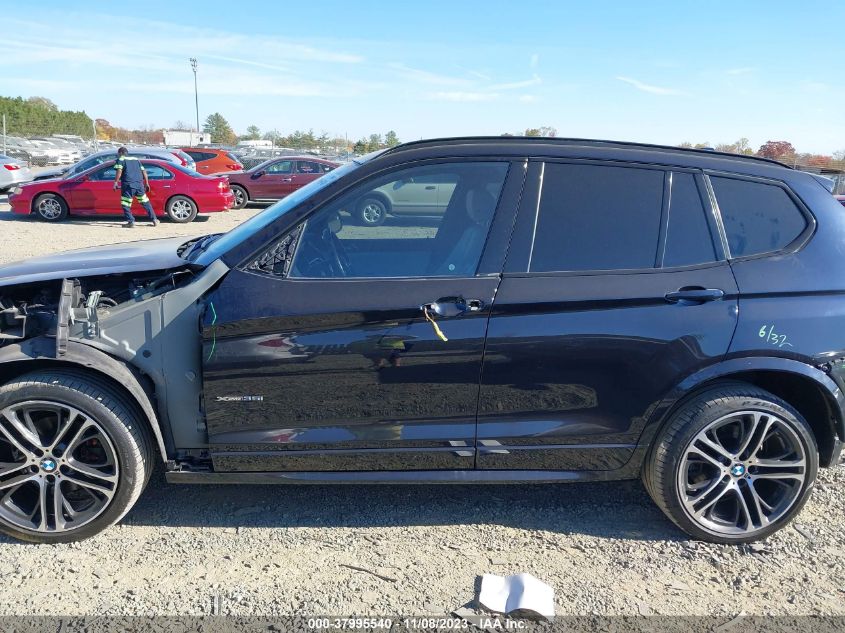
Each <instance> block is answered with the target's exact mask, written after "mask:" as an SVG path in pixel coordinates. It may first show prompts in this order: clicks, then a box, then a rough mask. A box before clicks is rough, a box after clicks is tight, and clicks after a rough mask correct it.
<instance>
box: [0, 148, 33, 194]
mask: <svg viewBox="0 0 845 633" xmlns="http://www.w3.org/2000/svg"><path fill="white" fill-rule="evenodd" d="M32 180H33V175H32V171H30V169H29V167H27V166H26V163H24V162H22V161H20V160H18V159H17V158H11V157H9V156H4V155H3V154H0V193H5V192H6V191H8V190H9V189H11V188H12V187H14V186H15V185H20V184H22V183H25V182H31V181H32Z"/></svg>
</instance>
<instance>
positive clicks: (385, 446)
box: [0, 138, 845, 483]
mask: <svg viewBox="0 0 845 633" xmlns="http://www.w3.org/2000/svg"><path fill="white" fill-rule="evenodd" d="M467 161H472V162H473V163H484V162H503V163H507V164H508V172H507V179H506V180H505V182H504V185H503V188H502V193H501V195H500V197H499V198H498V201H497V203H496V206H495V216H494V218H493V220H492V224H491V225H490V228H489V232H488V233H487V240H486V247H485V248H484V251H483V255H481V256H480V258H479V260H478V266H477V269H476V272H475V274H474V275H472V274H471V275H464V276H460V275H454V276H449V275H445V276H440V275H420V276H415V277H389V276H388V277H384V278H379V277H373V276H369V277H366V278H357V277H355V278H352V277H350V278H331V276H330V275H327V276H326V278H317V277H315V278H293V277H292V276H290V275H289V274H288V273H287V272H285V271H286V270H287V268H285V267H281V268H279V270H278V271H277V270H275V269H274V270H271V271H270V272H268V271H267V270H264V271H262V270H258V268H257V267H256V263H257V262H259V261H266V259H267V256H268V253H272V252H273V248H274V247H275V246H276V245H278V244H280V241H281V240H283V239H286V238H287V237H291V239H292V240H293V241H292V242H291V249H292V252H294V251H295V248H296V246H297V242H296V240H297V239H298V237H297V236H298V233H297V231H299V230H300V229H301V227H302V226H303V222H304V221H305V226H306V227H307V221H308V219H309V218H313V217H315V216H316V214H318V213H320V212H321V211H322V210H324V209H327V208H329V205H331V204H333V203H334V202H335V201H337V200H341V199H342V198H343V196H345V195H347V193H348V192H350V191H354V190H356V188H357V187H361V186H364V185H366V183H368V182H369V181H370V179H373V181H375V180H378V179H383V178H385V177H389V176H390V174H392V173H393V172H395V171H398V170H403V169H407V168H415V167H420V168H424V167H429V166H432V165H445V164H450V163H462V162H467ZM573 166H574V167H573ZM584 167H595V168H597V169H619V168H624V169H635V170H638V172H643V173H645V172H648V174H647V177H645V180H648V181H649V182H652V183H657V184H656V185H655V187H656V188H657V192H658V193H657V196H658V198H659V200H661V201H662V202H659V203H658V207H659V210H660V213H659V214H658V215H659V216H660V220H659V222H660V228H659V233H657V232H656V233H655V235H654V243H655V246H656V248H655V249H654V261H653V262H649V264H648V266H645V267H639V268H634V269H603V270H589V269H585V270H561V271H557V270H553V269H549V270H538V269H532V262H534V261H535V260H536V259H537V258H538V257H539V255H538V251H537V248H538V245H540V244H542V243H543V240H547V239H548V234H546V235H544V234H543V231H542V228H541V230H539V231H538V226H540V225H539V223H540V221H541V220H542V218H543V217H545V216H544V211H543V208H544V205H548V204H551V203H553V202H554V199H555V198H554V196H552V195H551V194H550V193H548V191H552V189H551V183H552V178H551V177H550V176H549V174H550V173H552V172H555V170H564V171H565V170H567V169H571V168H578V169H581V168H584ZM544 174H545V176H544ZM719 177H728V178H730V179H735V180H743V181H752V182H758V183H762V184H766V185H770V186H773V187H776V188H777V189H778V190H782V191H783V192H784V195H787V196H788V198H789V200H791V201H792V203H794V205H795V207H796V208H797V209H800V212H801V213H802V214H804V217H805V222H806V224H805V226H804V228H803V230H802V231H800V232H799V233H796V234H795V235H794V236H791V235H790V236H789V237H790V238H792V237H794V239H791V241H789V243H788V244H779V245H778V246H777V248H776V249H775V250H773V251H772V252H766V253H756V254H753V255H750V256H736V255H735V254H732V250H731V249H732V248H735V247H736V245H735V244H731V243H730V241H729V240H728V238H727V237H726V228H725V220H726V216H727V214H726V212H725V210H724V209H720V206H719V200H718V196H717V195H716V194H714V190H713V186H712V181H713V179H715V178H719ZM682 181H683V182H684V183H685V185H684V186H686V187H687V194H688V196H687V197H688V202H689V200H692V201H693V203H694V205H695V208H696V209H700V214H701V217H699V218H698V221H699V224H698V225H697V227H698V228H697V230H698V231H699V232H700V239H699V240H698V241H697V242H696V243H697V244H698V245H701V244H706V250H707V251H708V252H709V253H711V255H709V256H708V257H707V258H705V259H706V261H694V262H691V263H684V264H682V265H673V263H672V262H671V261H670V258H669V255H668V253H669V250H670V245H671V242H672V240H673V239H676V238H674V237H673V236H674V235H675V234H674V233H673V231H674V229H673V228H672V224H671V223H672V222H673V221H674V220H673V218H674V217H676V216H675V215H673V214H674V213H676V211H675V209H676V206H673V205H674V203H673V202H672V201H673V200H674V199H675V195H676V194H675V189H674V188H675V187H676V186H677V187H679V189H678V191H680V186H681V185H680V183H681V182H682ZM544 192H546V195H545V196H544ZM569 193H572V192H569ZM555 195H557V194H555ZM561 195H562V194H561ZM467 200H469V198H467ZM678 200H680V193H679V194H678ZM466 204H467V205H468V208H469V204H470V203H469V202H467V203H466ZM690 204H692V203H690ZM660 205H662V206H660ZM550 208H551V207H550ZM695 213H699V211H697V210H696V211H695ZM344 220H345V221H346V222H349V220H347V219H346V216H344ZM395 226H401V224H397V225H395ZM552 233H553V232H552ZM633 233H634V231H632V235H633ZM775 233H777V232H775ZM554 235H558V234H557V233H554ZM560 235H561V240H563V238H564V237H566V236H565V235H563V234H560ZM667 235H668V236H669V237H667ZM362 241H363V240H362ZM182 242H183V240H157V241H154V242H145V243H136V244H125V245H118V246H113V247H102V248H100V249H86V250H82V251H74V252H71V253H67V254H63V255H57V256H51V257H47V258H41V259H39V260H32V261H30V262H22V263H17V264H13V265H11V266H8V267H4V268H0V286H3V288H0V308H4V309H6V310H7V311H8V314H9V315H10V322H11V320H14V319H18V320H19V317H20V314H21V310H22V308H21V307H20V305H21V304H22V303H25V301H23V300H22V299H21V300H18V301H16V302H15V303H14V305H15V306H18V307H17V308H13V307H10V305H11V304H10V303H9V301H8V300H7V299H4V296H6V295H8V296H11V297H13V298H15V296H14V292H15V289H16V288H17V287H20V286H27V287H28V288H29V287H32V286H34V285H37V284H38V283H41V282H48V281H61V280H63V279H70V280H73V279H80V278H81V279H83V280H87V281H85V282H84V283H83V284H82V286H83V288H82V296H83V298H84V295H85V294H86V293H90V292H92V291H96V290H98V288H99V286H98V285H97V284H100V283H101V282H102V281H103V280H104V279H105V278H107V277H108V278H112V277H113V276H117V277H118V278H119V279H118V281H120V280H122V279H124V277H125V276H132V275H134V274H137V273H152V272H161V271H165V273H166V274H167V275H169V276H170V277H171V278H172V279H171V280H170V281H169V282H168V284H167V285H166V286H164V287H162V286H160V285H159V284H158V283H157V282H150V283H145V282H142V283H139V284H134V282H133V284H134V285H133V286H132V287H133V289H134V290H133V292H132V293H130V295H129V297H128V298H127V299H126V300H125V302H118V303H119V304H118V306H116V307H110V309H109V310H104V311H102V312H101V313H99V314H97V315H94V316H96V319H95V321H96V326H94V325H92V324H91V322H90V321H88V322H86V321H84V320H83V321H78V322H74V323H73V324H72V327H70V338H71V340H72V341H74V342H75V343H76V344H80V345H90V346H92V347H96V348H97V349H98V350H100V351H102V352H104V353H106V354H109V355H110V356H112V357H114V358H117V359H120V360H121V361H122V362H125V363H127V364H128V365H130V366H131V367H133V368H135V369H137V370H138V371H139V372H140V373H141V374H143V375H145V376H149V377H150V381H151V387H150V388H151V390H152V391H153V392H154V393H155V402H156V406H157V407H158V409H157V411H156V415H157V420H156V421H155V423H156V424H159V423H160V424H161V425H162V426H163V432H162V437H163V440H162V444H163V445H164V448H163V453H164V454H163V455H162V456H163V458H164V459H166V460H168V461H169V463H170V467H171V470H172V471H175V472H174V473H173V475H172V478H173V479H174V480H180V479H181V480H183V481H195V482H201V481H253V482H270V481H276V482H278V481H288V482H289V481H353V480H358V481H443V482H445V481H455V482H461V481H475V482H485V481H486V482H491V483H493V482H503V481H521V480H524V481H567V480H574V479H589V480H604V479H619V478H630V477H636V476H638V474H639V472H640V468H641V465H642V460H643V457H644V455H645V451H646V450H647V448H648V446H649V445H650V443H651V441H652V438H653V437H654V436H655V434H656V433H657V431H658V430H659V429H660V427H661V425H663V424H664V423H665V421H666V420H667V418H668V416H669V415H671V413H672V412H673V411H674V410H676V408H677V406H678V405H679V403H682V402H683V401H684V400H685V398H687V397H689V396H690V395H691V394H694V393H695V392H696V390H698V389H700V388H701V387H702V386H703V385H709V384H713V383H714V382H718V381H722V380H736V379H738V378H739V377H743V378H744V379H747V380H748V381H750V382H752V383H754V384H760V385H765V386H766V387H767V388H769V389H771V390H772V391H774V392H775V393H777V394H778V395H782V396H783V397H784V398H785V399H787V400H789V398H788V396H790V395H791V391H792V390H794V385H795V384H800V385H804V386H806V391H805V392H802V393H803V394H804V395H801V394H798V395H797V396H796V397H797V398H798V400H796V402H797V404H796V406H806V407H807V409H806V410H807V411H809V412H810V414H812V415H809V414H808V418H812V419H811V420H810V422H811V424H813V428H814V430H815V431H816V433H817V435H819V436H820V437H821V436H822V435H824V434H827V435H826V436H825V437H822V438H821V439H820V440H819V444H820V447H821V450H822V453H823V455H822V457H823V460H822V461H823V462H826V463H833V462H834V461H836V459H837V458H838V451H839V450H840V449H841V446H840V442H841V441H842V440H845V428H844V427H843V419H845V416H843V406H845V399H843V392H842V389H843V387H845V381H843V376H845V335H843V334H842V333H843V332H845V282H843V281H842V276H841V275H840V274H839V272H838V267H837V266H836V264H835V261H836V260H835V259H831V258H832V256H833V255H838V254H839V253H840V251H841V250H842V249H843V246H842V245H843V244H845V214H842V208H841V205H839V204H838V203H837V202H836V201H835V200H834V199H833V198H832V197H831V196H830V194H829V193H828V192H827V191H825V189H824V188H823V187H822V185H820V184H819V183H818V181H817V180H816V179H814V178H813V177H812V176H810V175H808V174H803V173H801V172H796V171H793V170H791V169H788V168H786V167H784V166H781V165H778V164H775V163H773V162H771V161H766V160H761V159H752V158H745V157H736V156H730V155H721V154H719V153H715V152H699V151H690V150H680V149H674V148H661V147H652V146H646V145H637V144H626V143H614V142H603V141H580V140H557V139H554V140H537V139H534V140H529V139H502V138H490V139H453V140H440V141H425V142H419V143H411V144H408V145H405V146H402V147H399V148H396V149H394V150H389V151H386V152H384V153H382V154H380V155H378V156H374V157H370V158H369V159H367V160H364V161H361V162H360V163H359V164H353V165H349V166H344V167H340V168H338V169H337V170H335V171H334V172H330V173H329V174H327V175H326V176H324V177H323V178H321V179H320V180H319V181H315V183H313V184H312V185H309V186H307V187H306V188H304V189H301V190H299V191H298V192H296V193H294V194H291V196H289V197H288V198H286V199H284V200H282V201H281V202H280V203H278V204H277V205H274V206H273V207H271V208H270V209H268V210H267V211H265V213H264V214H262V215H260V216H256V218H255V219H253V220H250V221H247V222H245V223H244V224H243V225H241V227H239V228H238V229H235V230H234V231H232V232H231V233H230V234H228V235H225V236H223V237H221V238H220V239H219V240H217V241H215V242H213V243H211V242H209V244H208V245H206V246H205V247H204V249H203V250H202V252H197V253H196V254H194V255H191V256H186V257H185V258H183V257H181V256H180V255H179V252H178V251H179V246H180V244H181V243H182ZM349 243H350V244H352V246H361V243H360V242H355V240H351V241H350V242H349ZM561 243H563V241H562V242H561ZM407 244H409V245H410V246H409V247H408V248H409V250H408V252H407V253H406V256H407V257H409V258H410V257H413V256H414V253H413V252H412V251H413V250H414V249H415V248H426V240H425V239H423V238H420V239H419V240H416V241H414V240H409V241H408V242H407ZM552 250H553V249H552ZM599 250H600V249H599ZM608 250H611V249H608ZM353 255H355V253H353ZM274 256H275V255H274ZM356 256H357V255H356ZM285 257H287V258H288V259H290V258H291V257H293V255H291V254H290V253H288V254H285V253H282V254H280V255H278V259H279V261H278V262H277V263H278V264H279V265H280V266H281V265H282V264H285V266H286V265H287V263H289V261H288V262H287V263H285V261H283V260H284V258H285ZM280 271H281V272H280ZM121 275H123V276H124V277H121ZM110 283H112V282H110ZM121 283H123V282H122V281H121ZM441 299H450V300H454V302H455V304H456V305H459V304H460V305H462V306H463V307H462V308H461V310H460V311H459V313H455V314H452V315H445V316H444V315H438V316H435V317H433V318H429V317H430V316H431V315H429V314H428V313H427V312H426V310H427V309H428V308H426V309H423V308H424V306H432V305H433V304H434V303H436V302H438V301H439V300H441ZM474 301H477V303H473V304H472V305H473V309H472V310H471V311H470V310H469V309H468V308H467V306H468V305H470V302H474ZM461 302H463V303H461ZM30 304H31V302H30ZM51 309H53V308H51V307H50V306H46V307H45V308H44V310H45V311H46V312H49V310H51ZM77 309H81V308H79V307H77ZM15 310H17V312H15ZM119 315H122V316H120V318H118V316H119ZM89 318H92V316H91V315H90V314H89ZM55 319H56V324H55V325H57V326H61V325H63V324H62V322H61V321H62V317H61V315H59V314H58V313H57V314H56V317H55ZM435 325H436V327H435ZM60 329H61V328H59V327H56V328H54V331H45V332H41V334H42V335H44V336H46V337H47V339H45V340H54V339H53V338H50V337H56V339H57V338H58V334H57V333H58V332H59V331H60ZM47 330H49V328H47ZM438 330H439V333H438ZM9 331H11V326H10V329H9ZM15 331H16V332H17V331H18V330H15ZM0 333H2V332H0ZM22 336H24V337H25V335H22ZM444 339H445V340H444ZM177 348H178V349H177ZM2 352H3V349H2V346H0V362H2V361H3V355H2ZM21 362H23V361H22V359H21V358H19V357H16V359H15V363H21ZM0 366H2V365H0ZM784 377H788V378H793V377H794V378H795V380H798V381H802V382H796V383H790V384H792V385H793V386H792V387H788V386H785V385H786V383H782V381H781V379H782V378H784ZM810 393H812V394H817V395H818V398H819V400H818V401H816V400H812V398H811V397H810V396H809V395H806V394H810ZM802 398H803V399H802ZM819 402H821V403H823V404H819Z"/></svg>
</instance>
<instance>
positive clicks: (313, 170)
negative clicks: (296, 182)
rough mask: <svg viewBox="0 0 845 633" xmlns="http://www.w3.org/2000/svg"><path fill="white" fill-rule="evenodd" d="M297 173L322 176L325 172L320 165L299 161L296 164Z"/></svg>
mask: <svg viewBox="0 0 845 633" xmlns="http://www.w3.org/2000/svg"><path fill="white" fill-rule="evenodd" d="M296 173H298V174H322V173H323V170H322V169H320V165H319V164H317V163H312V162H310V161H309V162H306V161H302V160H301V161H299V162H298V163H297V164H296Z"/></svg>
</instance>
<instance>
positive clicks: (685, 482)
mask: <svg viewBox="0 0 845 633" xmlns="http://www.w3.org/2000/svg"><path fill="white" fill-rule="evenodd" d="M807 475H808V465H807V454H806V448H805V446H804V444H803V442H802V441H801V438H800V436H799V435H798V433H797V432H796V430H795V429H794V428H793V427H792V426H791V425H790V424H789V423H787V422H786V421H785V420H783V419H782V418H780V417H778V416H777V415H774V414H773V413H770V412H765V411H739V412H736V413H731V414H729V415H726V416H723V417H721V418H719V419H718V420H715V421H714V422H712V423H710V424H709V425H708V426H706V427H705V428H704V429H703V430H701V431H700V432H699V433H698V434H697V435H696V436H695V437H694V438H693V440H692V441H691V442H690V444H689V445H688V446H687V448H686V450H685V452H684V457H683V459H682V460H681V462H680V466H679V471H678V492H679V494H680V499H681V502H682V505H683V508H684V511H685V512H686V513H687V515H688V516H689V517H690V519H692V520H693V521H694V522H696V523H697V524H699V525H700V526H701V527H702V528H704V529H706V530H708V531H710V532H713V533H715V534H719V535H747V534H749V533H753V532H756V531H759V530H762V529H763V528H765V527H767V526H768V525H770V524H771V523H773V522H775V521H777V520H778V519H780V518H781V517H783V516H784V515H785V514H787V513H788V512H789V511H790V510H791V509H792V507H793V505H794V504H795V502H796V500H798V498H799V497H800V495H801V492H802V490H803V488H804V483H805V481H806V479H807Z"/></svg>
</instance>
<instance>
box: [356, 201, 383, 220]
mask: <svg viewBox="0 0 845 633" xmlns="http://www.w3.org/2000/svg"><path fill="white" fill-rule="evenodd" d="M387 213H388V209H387V205H386V204H385V203H384V201H383V200H382V199H381V198H374V197H368V198H364V199H363V200H361V202H359V203H358V209H357V213H356V215H357V219H358V222H359V223H360V224H362V225H363V226H381V225H382V224H384V221H385V220H386V219H387Z"/></svg>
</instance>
